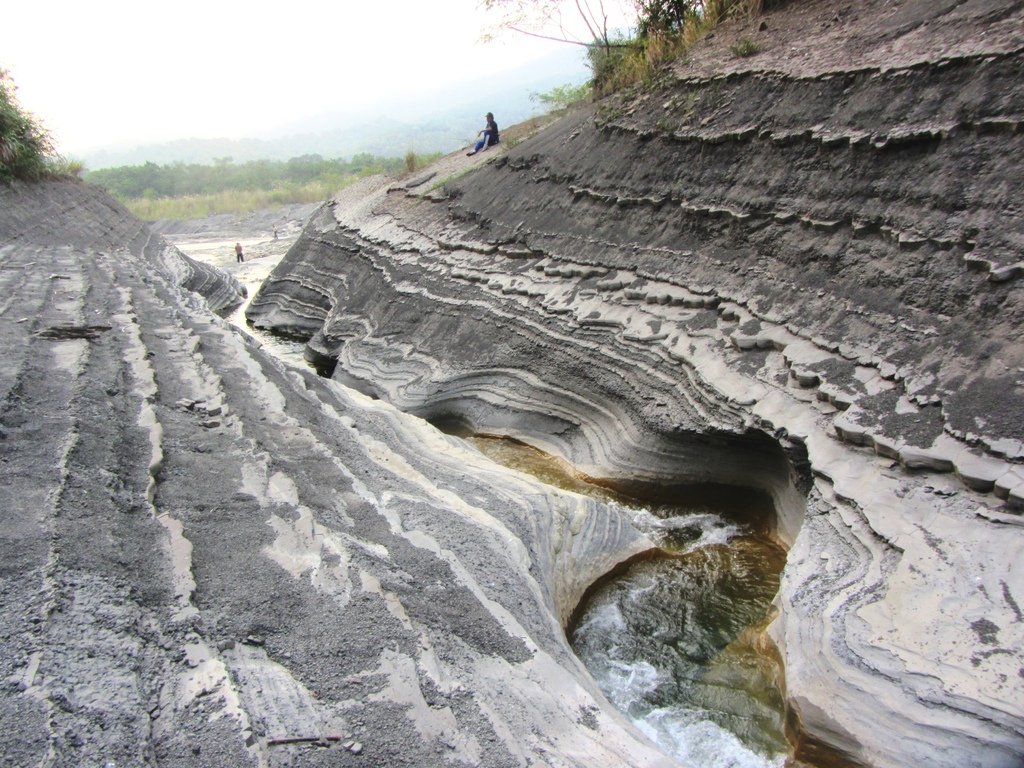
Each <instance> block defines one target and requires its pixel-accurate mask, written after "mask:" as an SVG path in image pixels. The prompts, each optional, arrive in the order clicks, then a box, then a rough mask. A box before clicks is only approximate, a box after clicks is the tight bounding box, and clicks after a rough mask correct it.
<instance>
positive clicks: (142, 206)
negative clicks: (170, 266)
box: [85, 152, 439, 221]
mask: <svg viewBox="0 0 1024 768" xmlns="http://www.w3.org/2000/svg"><path fill="white" fill-rule="evenodd" d="M410 155H411V156H412V159H411V162H412V163H413V165H414V166H416V167H422V166H423V165H426V164H427V163H429V162H432V161H433V160H435V159H436V158H437V157H439V155H438V154H432V155H416V154H415V153H412V152H410V153H408V154H407V155H406V157H405V158H404V159H403V158H396V157H390V158H383V157H376V156H374V155H369V154H359V155H355V156H354V157H353V158H352V159H351V160H344V159H340V158H339V159H333V160H326V159H324V158H323V157H321V156H320V155H302V156H301V157H293V158H291V159H290V160H287V161H274V160H254V161H251V162H247V163H234V162H233V161H232V159H231V158H230V157H218V158H216V159H215V160H214V164H213V165H200V164H195V163H193V164H185V163H174V164H171V165H157V164H156V163H145V164H144V165H125V166H120V167H117V168H103V169H100V170H96V171H90V172H89V173H87V174H86V176H85V179H86V181H89V182H92V183H94V184H97V185H99V186H101V187H103V188H104V189H106V190H107V191H108V192H110V193H111V194H112V195H114V196H115V197H117V198H118V199H119V200H121V202H123V203H124V204H125V205H127V206H128V208H129V209H130V210H131V211H132V213H134V214H135V215H136V216H138V217H139V218H141V219H145V220H148V221H153V220H155V219H164V218H175V219H178V218H183V219H188V218H201V217H203V216H208V215H210V214H214V213H245V212H247V211H253V210H258V209H260V208H269V207H274V206H281V205H287V204H289V203H312V202H316V201H319V200H326V199H327V198H328V197H330V196H331V195H333V194H334V193H335V192H337V191H338V190H339V189H342V188H343V187H345V186H347V185H348V184H351V183H352V182H353V181H355V180H356V179H359V178H361V177H363V176H369V175H373V174H376V173H384V174H389V175H397V174H399V173H402V172H403V171H404V170H406V168H407V166H408V163H409V162H410Z"/></svg>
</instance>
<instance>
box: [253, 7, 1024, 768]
mask: <svg viewBox="0 0 1024 768" xmlns="http://www.w3.org/2000/svg"><path fill="white" fill-rule="evenodd" d="M764 21H765V24H764V25H763V26H764V27H765V28H764V29H761V26H762V25H760V24H759V23H758V22H752V23H749V24H748V25H747V26H744V25H743V24H742V23H734V24H732V25H726V26H724V27H722V28H720V30H718V31H716V33H715V39H714V40H709V41H705V42H704V43H701V44H700V45H699V46H698V47H697V49H696V50H695V51H694V53H693V55H692V56H691V57H690V58H688V59H687V60H686V61H685V62H681V63H679V64H678V65H676V66H675V67H674V69H673V71H672V72H671V75H667V76H666V77H664V78H663V79H662V80H660V81H659V82H657V83H656V84H654V85H653V86H645V87H640V88H637V89H634V90H631V91H627V92H625V93H623V94H620V95H618V96H615V97H613V98H611V99H607V100H605V101H602V102H600V103H598V104H596V105H594V106H593V107H592V108H590V109H586V110H583V111H581V112H580V113H577V114H576V115H573V116H570V117H567V118H565V119H564V120H562V121H560V122H559V123H557V124H555V125H554V126H552V127H550V128H548V129H546V130H544V131H543V132H541V133H540V134H539V135H538V136H536V137H535V138H533V139H530V140H527V141H524V142H523V143H521V144H519V145H517V146H515V147H514V148H511V149H501V150H498V151H496V152H494V153H493V154H490V155H484V156H483V157H479V156H478V157H474V158H473V159H472V160H469V159H467V158H464V157H462V156H459V155H456V156H452V157H450V158H446V159H444V160H442V161H441V162H440V163H439V164H438V165H437V166H436V167H435V168H434V169H432V173H431V174H428V175H427V176H425V177H418V178H414V179H410V180H408V181H406V182H404V183H400V184H395V183H393V182H388V181H386V180H367V181H366V182H364V183H363V184H362V185H360V186H357V187H353V188H349V189H347V190H346V191H345V192H343V193H342V194H340V195H339V196H337V197H336V198H335V199H334V200H333V201H332V202H331V203H330V204H329V205H328V206H326V207H324V208H323V209H321V210H320V211H319V212H318V213H317V214H315V215H314V216H313V218H312V219H311V221H310V223H309V225H308V226H307V228H306V231H305V232H304V234H303V236H302V237H301V238H300V239H299V241H298V242H297V243H296V245H295V246H294V247H293V249H292V250H291V252H290V253H289V254H288V256H286V257H285V259H284V260H283V261H282V263H281V265H280V266H279V267H278V269H277V270H276V272H275V273H274V275H272V278H271V280H270V281H268V283H267V284H266V285H265V286H264V288H263V289H262V290H261V292H260V293H259V294H258V295H257V296H256V297H255V299H254V301H253V303H252V304H251V306H250V308H249V310H248V316H249V317H250V319H251V320H252V321H253V322H255V323H256V324H257V325H259V326H264V327H268V328H274V329H278V330H282V331H288V332H291V333H297V334H301V335H304V336H306V337H308V338H309V343H308V354H309V356H310V357H311V358H313V359H316V360H317V361H318V362H319V363H321V364H324V363H327V364H333V363H334V362H335V361H336V368H335V369H334V374H333V375H334V378H336V379H337V380H339V381H344V382H346V383H349V384H352V385H354V386H358V387H360V388H361V389H362V390H363V391H365V392H367V393H370V394H373V395H374V396H377V397H380V398H381V399H383V400H386V401H388V402H390V403H392V404H394V405H396V406H397V407H399V408H401V409H402V410H404V411H408V412H410V413H414V414H417V415H420V416H423V417H425V418H428V419H432V420H437V421H444V420H456V421H461V422H463V423H465V424H468V425H469V426H471V427H472V428H474V429H476V430H478V431H483V432H489V433H495V434H506V435H510V436H513V437H517V438H519V439H523V440H526V441H528V442H530V443H532V444H534V445H537V446H538V447H541V448H543V449H544V450H547V451H549V452H552V453H554V454H557V455H560V456H563V457H565V458H567V459H569V460H570V461H572V462H573V463H574V464H576V465H577V466H579V467H581V468H582V469H583V471H585V472H587V473H588V474H592V475H596V476H602V477H610V478H620V479H623V478H629V479H634V480H635V479H640V480H648V481H652V482H716V483H727V484H738V485H744V486H749V487H755V488H759V489H763V490H765V491H766V492H768V493H769V494H771V496H772V498H773V499H774V501H775V505H776V509H777V511H778V513H779V527H780V535H781V536H782V538H784V539H785V540H786V541H787V542H788V543H789V544H790V545H791V549H790V553H789V559H788V563H787V567H786V570H785V573H784V576H783V585H782V588H781V591H780V594H779V597H778V600H777V604H778V608H779V615H778V617H777V619H776V620H775V622H774V623H773V625H772V627H771V630H770V631H771V634H772V636H773V638H774V639H775V640H776V642H777V644H778V645H779V648H780V650H781V652H782V654H783V657H784V659H785V663H786V688H787V693H788V697H789V700H790V703H791V705H792V707H793V710H794V713H795V715H796V716H797V717H799V719H800V721H801V722H802V723H803V726H804V728H805V729H806V731H807V732H808V733H809V734H810V735H811V736H812V737H813V738H816V739H818V740H820V741H822V742H825V743H827V744H829V745H831V746H832V747H834V748H836V749H838V750H840V751H842V752H844V753H846V754H847V755H848V756H849V757H851V758H852V759H854V760H856V761H859V762H861V763H863V764H866V765H875V766H896V765H916V764H927V765H930V766H958V767H959V766H986V767H995V766H1000V767H1004V766H1005V767H1006V768H1009V767H1010V766H1017V765H1020V764H1021V761H1022V760H1024V705H1022V702H1024V615H1022V613H1021V608H1020V606H1021V605H1024V572H1022V570H1021V567H1020V562H1021V556H1022V554H1024V525H1022V517H1021V515H1020V512H1019V509H1020V506H1019V505H1020V503H1021V500H1022V499H1024V485H1022V483H1024V468H1022V466H1021V460H1022V459H1024V448H1022V446H1024V418H1022V416H1024V344H1022V343H1021V341H1020V328H1021V322H1022V320H1024V303H1022V295H1021V292H1020V286H1019V281H1018V279H1017V276H1018V275H1017V271H1016V270H1015V269H1014V268H1013V265H1015V264H1017V263H1018V262H1019V261H1020V260H1021V256H1022V254H1024V251H1022V248H1024V239H1022V232H1024V213H1022V209H1021V207H1020V205H1019V200H1020V199H1022V197H1024V188H1022V186H1021V185H1022V183H1024V181H1022V180H1024V173H1022V170H1024V169H1022V166H1021V160H1020V158H1021V157H1024V143H1022V142H1024V132H1022V131H1021V130H1020V126H1021V119H1022V116H1024V88H1022V86H1021V83H1022V82H1024V78H1022V71H1024V55H1022V54H1024V4H1021V3H1019V2H1009V1H1008V0H973V1H972V2H968V3H954V2H948V3H932V2H923V0H915V1H912V2H904V3H899V4H894V3H885V2H866V3H856V4H854V3H846V4H835V3H826V2H794V3H788V4H784V5H783V6H782V7H781V8H780V9H778V10H776V11H774V12H771V13H769V14H767V15H766V16H765V17H764ZM743 37H750V38H752V39H754V40H755V41H756V42H757V43H758V44H759V45H760V46H761V52H760V53H759V54H758V55H756V56H754V57H751V58H748V59H741V58H738V57H736V56H734V55H732V54H730V53H729V52H728V51H729V46H730V44H731V43H732V42H734V41H737V40H739V39H741V38H743Z"/></svg>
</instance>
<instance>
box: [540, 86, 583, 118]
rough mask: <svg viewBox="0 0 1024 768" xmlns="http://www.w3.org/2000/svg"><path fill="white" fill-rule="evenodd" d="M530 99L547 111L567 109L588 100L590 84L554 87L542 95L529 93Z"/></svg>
mask: <svg viewBox="0 0 1024 768" xmlns="http://www.w3.org/2000/svg"><path fill="white" fill-rule="evenodd" d="M530 98H531V99H532V100H533V101H536V102H538V103H540V104H541V105H543V106H544V107H545V108H546V109H547V110H548V111H555V110H559V109H569V107H575V106H576V105H577V104H582V103H583V102H585V101H589V100H590V83H582V84H581V85H569V84H567V85H556V86H555V87H554V88H552V89H551V90H550V91H545V92H544V93H531V94H530Z"/></svg>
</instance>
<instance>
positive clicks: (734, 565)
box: [435, 421, 838, 768]
mask: <svg viewBox="0 0 1024 768" xmlns="http://www.w3.org/2000/svg"><path fill="white" fill-rule="evenodd" d="M435 425H436V426H438V427H439V428H442V429H444V430H445V431H447V432H449V433H450V434H454V435H457V436H459V437H462V438H463V439H466V440H467V441H468V442H470V443H471V444H473V445H474V446H475V447H477V448H478V449H479V450H480V451H481V452H482V453H484V454H485V455H487V456H488V457H490V458H491V459H492V460H494V461H495V462H497V463H499V464H502V465H504V466H507V467H510V468H512V469H516V470H518V471H521V472H525V473H528V474H530V475H533V476H534V477H536V478H537V479H539V480H541V481H542V482H545V483H548V484H550V485H554V486H556V487H559V488H562V489H565V490H571V491H574V492H576V493H581V494H584V495H588V496H591V497H593V498H596V499H598V500H599V501H601V502H604V503H606V504H609V505H610V506H613V507H615V508H616V509H618V511H619V512H620V513H621V514H623V515H625V516H627V517H628V518H629V519H630V520H631V521H632V524H633V525H634V526H635V527H637V528H638V529H640V530H641V531H643V532H644V533H645V534H646V535H647V536H649V537H650V538H651V540H652V541H653V542H654V543H655V544H656V545H657V549H656V550H654V551H652V552H648V553H645V554H642V555H639V556H637V557H635V558H633V559H631V560H629V561H627V562H626V563H623V564H622V565H621V566H619V567H618V568H616V569H614V570H613V571H612V572H611V573H609V574H607V575H606V576H605V577H604V578H602V579H600V580H599V581H598V582H597V583H595V584H594V585H592V586H591V588H590V589H589V590H587V592H586V594H585V595H584V597H583V599H582V600H581V601H580V603H579V605H578V606H577V608H576V610H575V611H574V612H573V615H572V617H571V619H570V620H569V622H568V626H567V627H566V635H567V637H568V639H569V642H570V644H571V646H572V648H573V650H574V651H575V653H576V654H577V656H578V657H579V658H580V660H581V661H582V662H583V663H584V665H585V666H586V667H587V669H588V671H589V672H590V674H591V676H592V677H593V678H594V680H595V682H596V683H597V684H598V686H599V687H600V689H601V691H602V692H603V693H604V695H605V697H606V698H607V699H608V700H609V701H610V702H611V703H612V704H613V705H614V706H615V707H616V708H617V709H618V710H619V711H621V712H622V713H623V714H624V715H626V717H627V718H629V720H630V721H631V722H632V723H633V724H634V725H635V726H636V727H637V728H638V729H639V730H640V731H642V732H643V733H644V734H645V735H646V736H648V737H649V738H650V739H651V740H652V741H654V742H655V743H656V744H657V745H658V746H659V747H660V748H661V749H662V750H664V751H665V752H666V753H667V754H670V755H672V756H673V757H676V758H678V759H680V760H682V761H684V762H685V763H686V764H695V765H714V766H723V767H724V766H729V767H730V768H747V767H748V766H749V767H750V768H763V767H765V766H780V767H781V766H783V765H784V764H786V761H787V760H790V759H791V756H792V754H793V752H794V751H795V750H794V745H793V742H797V743H799V737H798V736H793V735H792V734H791V735H790V737H787V724H786V719H787V710H786V703H785V697H784V681H783V677H784V672H783V667H782V662H781V659H780V658H779V655H778V652H777V650H776V649H775V647H774V645H773V643H772V642H771V640H770V639H768V637H767V635H766V633H765V628H766V627H767V624H768V623H769V621H770V620H771V617H772V600H773V598H774V596H775V594H776V592H777V591H778V587H779V579H780V575H781V573H782V569H783V566H784V565H785V559H786V550H785V548H784V547H783V546H782V544H781V543H780V542H779V541H778V539H777V537H776V535H775V533H776V528H777V526H776V516H775V511H774V508H773V504H772V501H771V499H770V498H769V497H768V495H767V494H765V493H762V492H759V491H755V490H751V489H747V488H741V487H737V486H728V485H719V484H712V483H705V484H698V485H687V486H662V485H657V484H653V483H627V482H622V481H617V482H614V483H611V482H601V481H597V480H594V479H592V478H588V477H586V476H583V475H581V474H580V473H578V472H577V471H575V470H574V469H573V467H572V466H571V465H569V464H568V463H567V462H565V461H563V460H561V459H558V458H556V457H553V456H549V455H547V454H545V453H543V452H542V451H539V450H537V449H536V448H533V447H532V446H530V445H527V444H525V443H522V442H519V441H517V440H513V439H510V438H504V437H497V436H488V435H481V434H472V433H471V432H470V430H468V429H467V428H466V427H465V426H464V425H460V424H459V423H458V422H456V421H441V422H435ZM803 764H804V765H814V766H826V765H828V766H835V765H838V763H831V762H818V761H814V762H806V761H805V762H803Z"/></svg>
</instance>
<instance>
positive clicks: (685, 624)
mask: <svg viewBox="0 0 1024 768" xmlns="http://www.w3.org/2000/svg"><path fill="white" fill-rule="evenodd" d="M684 519H685V518H677V519H674V520H673V523H679V522H681V521H682V520H684ZM703 523H704V525H705V526H707V527H704V528H702V530H701V531H700V533H699V534H697V536H696V538H693V539H692V540H691V541H690V542H689V543H688V544H685V545H684V550H683V551H682V552H680V554H678V555H677V556H675V557H666V558H661V557H659V558H654V559H646V560H641V561H639V562H636V563H633V564H632V565H630V566H629V567H628V568H627V569H626V570H625V571H624V572H623V573H621V574H617V575H616V576H615V577H613V578H611V579H609V580H608V581H607V582H606V583H604V584H602V585H600V586H599V587H598V588H597V589H595V590H593V592H592V593H591V594H590V596H589V598H588V600H587V601H586V603H585V605H584V606H583V607H582V610H581V612H580V614H579V617H578V619H577V621H576V622H575V624H574V626H573V628H572V630H571V632H570V642H571V643H572V645H573V648H574V650H575V651H576V653H577V654H578V655H579V657H580V659H581V660H582V661H583V663H584V664H585V665H586V667H587V669H588V670H589V671H590V673H591V675H593V677H594V679H595V680H596V681H597V683H598V685H599V686H600V687H601V690H602V691H603V692H604V694H605V695H606V696H607V697H608V699H609V701H611V702H612V703H613V704H614V705H615V706H616V707H618V708H619V709H620V710H621V711H622V712H624V713H625V714H626V715H628V716H629V717H630V719H631V720H632V721H633V722H634V723H635V724H636V725H637V727H638V728H639V729H640V730H641V731H643V732H644V733H645V734H647V736H648V737H649V738H651V739H652V740H653V741H654V742H655V743H657V744H658V746H660V747H661V748H662V749H663V750H665V751H666V752H668V753H669V754H672V755H674V756H676V757H678V758H680V759H681V760H684V761H686V762H687V763H689V764H692V765H699V766H702V767H704V768H765V767H766V766H782V765H783V764H784V762H785V759H786V755H787V754H789V752H790V751H791V746H790V744H789V743H788V742H787V741H786V738H785V735H784V718H785V705H784V702H783V700H782V696H781V694H780V692H779V688H778V685H777V682H778V675H779V667H778V664H777V662H776V661H775V659H774V658H773V657H772V655H771V654H770V653H766V652H765V651H766V649H765V648H764V647H763V645H762V644H761V643H760V641H759V639H760V637H761V631H760V630H761V627H762V625H763V623H764V620H765V617H766V613H767V610H768V607H769V606H770V603H771V599H772V597H773V596H774V594H775V592H776V590H777V589H778V573H779V570H778V569H779V568H780V567H781V560H782V559H783V558H784V554H783V553H782V552H781V551H777V548H776V547H774V545H771V544H770V542H763V541H758V540H757V539H756V538H755V537H750V536H749V535H744V534H743V532H742V531H741V530H740V529H738V528H737V527H736V526H734V525H731V524H729V523H726V522H725V521H721V520H720V521H718V522H717V523H716V522H714V521H713V516H710V515H705V516H703ZM688 530H690V535H691V536H692V535H693V531H692V529H688ZM728 532H731V535H732V537H731V538H729V540H728V541H727V542H724V543H711V544H708V543H707V542H713V541H717V540H719V539H720V538H721V537H723V536H729V535H730V533H728Z"/></svg>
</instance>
